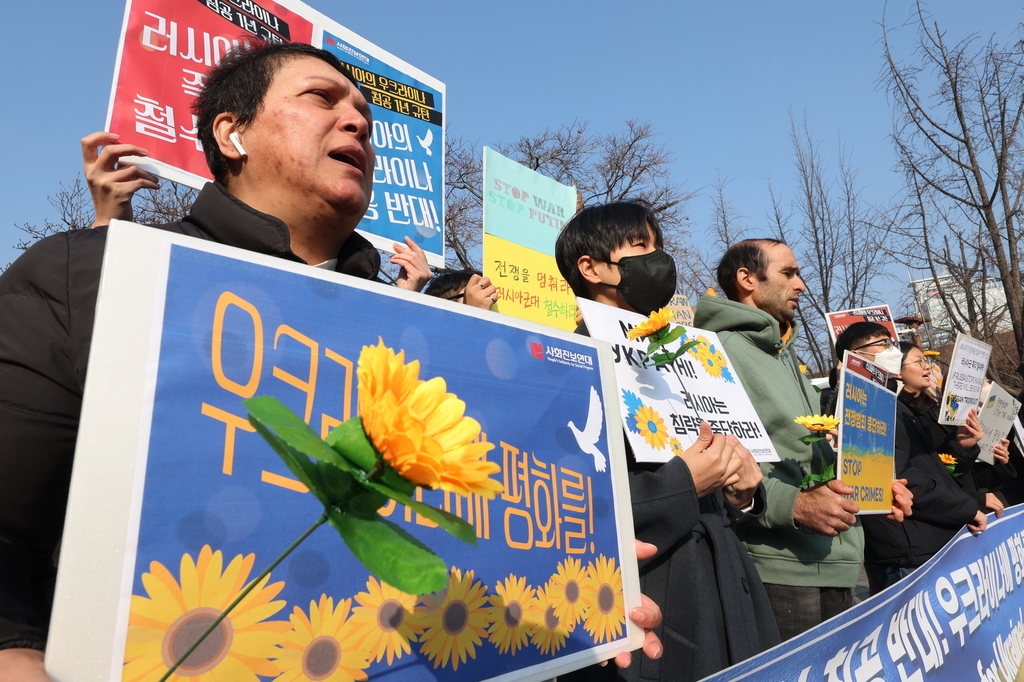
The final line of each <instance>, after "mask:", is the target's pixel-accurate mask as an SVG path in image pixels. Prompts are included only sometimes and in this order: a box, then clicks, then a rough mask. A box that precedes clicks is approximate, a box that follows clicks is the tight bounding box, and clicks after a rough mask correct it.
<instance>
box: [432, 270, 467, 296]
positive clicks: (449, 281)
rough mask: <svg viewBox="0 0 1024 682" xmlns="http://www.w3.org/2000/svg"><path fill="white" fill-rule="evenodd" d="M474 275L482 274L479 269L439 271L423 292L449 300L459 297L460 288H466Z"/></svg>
mask: <svg viewBox="0 0 1024 682" xmlns="http://www.w3.org/2000/svg"><path fill="white" fill-rule="evenodd" d="M473 275H480V271H479V270H448V271H447V272H438V273H437V274H436V275H434V276H433V277H432V278H431V280H430V282H429V283H428V284H427V288H426V289H424V290H423V293H424V294H426V295H427V296H436V297H438V298H444V299H447V300H449V301H451V300H454V299H455V298H457V296H456V295H457V294H458V293H459V289H465V288H466V285H468V284H469V280H471V279H473Z"/></svg>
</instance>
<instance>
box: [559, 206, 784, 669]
mask: <svg viewBox="0 0 1024 682" xmlns="http://www.w3.org/2000/svg"><path fill="white" fill-rule="evenodd" d="M662 241H663V239H662V233H661V228H660V227H659V226H658V221H657V219H656V217H655V216H654V215H653V213H652V212H651V210H650V209H649V207H647V206H646V205H644V204H642V203H634V202H620V203H612V204H605V205H603V206H593V207H588V208H586V209H584V210H583V211H581V212H579V213H577V214H576V215H575V216H574V217H573V218H572V220H570V221H569V223H568V224H567V225H566V226H565V228H564V229H563V230H562V232H561V234H560V235H559V237H558V241H557V242H556V243H555V259H556V261H557V263H558V269H559V271H560V272H561V273H562V276H563V277H565V279H566V280H567V281H568V282H569V285H570V286H571V287H572V289H573V292H574V293H575V294H576V295H577V296H578V297H580V298H586V299H590V300H594V301H597V302H598V303H604V304H606V305H610V306H613V307H616V308H621V309H623V310H630V311H633V312H639V313H642V314H644V315H649V314H650V313H651V311H652V310H656V309H658V308H661V307H662V306H664V305H667V304H668V301H669V299H670V298H671V297H672V294H673V293H675V286H676V282H675V266H674V263H673V261H672V258H671V256H668V255H667V254H666V253H665V252H664V251H663V250H662V245H663V244H662ZM577 332H578V333H582V334H587V333H588V332H587V329H586V326H585V325H583V324H581V325H580V327H579V328H578V329H577ZM626 456H627V461H626V463H627V467H628V470H629V492H630V498H631V501H632V509H633V526H634V530H635V532H636V537H637V538H638V539H639V540H641V541H643V542H646V543H651V544H653V545H654V546H656V547H657V551H656V553H655V554H654V556H653V557H650V558H649V559H648V560H646V561H642V562H641V564H640V589H641V590H642V591H643V593H644V594H646V595H647V596H648V597H649V598H650V599H651V600H652V601H653V602H654V603H656V604H658V605H659V606H660V607H661V609H662V611H663V613H664V619H663V623H662V625H661V626H660V627H658V628H656V629H655V632H656V633H657V635H658V636H659V637H660V638H661V641H662V642H663V644H664V648H663V650H662V653H663V656H655V657H652V656H650V655H647V656H638V657H637V659H636V660H634V661H633V664H632V665H631V666H629V667H627V668H625V669H621V670H618V669H615V668H611V667H610V666H609V667H606V668H604V669H603V670H602V669H600V668H596V667H591V668H584V669H583V670H579V671H576V672H573V673H570V674H568V675H559V680H564V681H566V682H575V681H577V680H579V681H581V682H582V681H585V682H601V681H604V680H607V681H609V682H611V681H612V680H628V681H630V682H646V681H654V680H672V681H673V682H686V681H687V680H696V679H699V678H702V677H705V676H707V675H711V674H713V673H715V672H718V671H719V670H722V669H724V668H726V667H728V666H730V665H734V664H736V663H739V662H740V661H742V660H745V659H747V658H749V657H751V656H753V655H755V654H758V653H760V652H761V651H764V650H765V649H768V648H770V647H772V646H774V645H776V644H778V643H779V641H780V640H779V631H778V627H777V626H776V623H775V616H774V615H773V613H772V610H771V606H770V604H769V603H768V595H767V594H766V593H765V589H764V586H763V585H762V584H761V579H760V577H759V576H758V574H757V571H756V570H755V569H754V565H753V563H752V562H751V560H750V557H749V556H748V555H747V552H746V550H745V549H744V548H743V545H742V544H740V541H739V539H738V538H737V537H736V535H735V533H734V532H733V525H734V524H744V523H753V522H756V520H757V519H758V518H760V516H761V515H762V514H763V513H764V509H765V506H766V505H765V497H764V486H763V485H762V484H761V469H760V468H759V466H758V465H757V463H756V462H755V461H754V459H753V457H752V456H751V455H750V453H749V452H748V451H747V450H746V449H745V448H743V447H742V445H740V444H739V443H738V441H736V440H735V439H734V438H733V437H732V436H728V437H727V436H724V435H722V434H715V435H713V434H712V433H711V429H710V427H708V425H707V424H703V425H702V426H701V434H700V437H699V438H698V440H697V441H696V442H695V443H694V444H693V445H692V446H690V447H689V448H687V449H686V450H685V451H684V452H683V453H682V454H681V455H680V456H676V457H673V458H672V459H671V460H670V461H668V462H666V463H664V464H645V463H640V462H637V461H636V460H635V458H634V457H633V452H632V449H631V448H630V447H629V442H628V440H627V442H626ZM645 653H647V654H650V652H649V651H647V650H646V649H645Z"/></svg>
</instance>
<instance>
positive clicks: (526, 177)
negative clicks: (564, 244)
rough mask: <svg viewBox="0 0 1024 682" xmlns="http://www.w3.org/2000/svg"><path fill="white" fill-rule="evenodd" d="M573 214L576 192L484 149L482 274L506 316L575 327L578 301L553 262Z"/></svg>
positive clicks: (554, 325) (559, 326)
mask: <svg viewBox="0 0 1024 682" xmlns="http://www.w3.org/2000/svg"><path fill="white" fill-rule="evenodd" d="M575 213H576V188H574V187H568V186H566V185H563V184H561V183H560V182H556V181H555V180H552V179H551V178H549V177H546V176H544V175H541V174H540V173H538V172H536V171H532V170H530V169H529V168H526V167H525V166H522V165H520V164H518V163H516V162H515V161H512V160H511V159H508V158H506V157H504V156H502V155H501V154H499V153H498V152H496V151H494V150H493V149H489V148H488V147H484V207H483V222H484V235H483V254H484V268H483V273H484V275H485V276H486V277H488V278H490V280H491V282H492V283H493V284H494V286H495V288H496V289H497V294H498V300H497V301H496V304H495V305H494V307H493V308H492V309H493V310H496V311H498V312H501V313H504V314H505V315H511V316H512V317H516V318H519V319H521V320H529V321H531V322H538V323H540V324H546V325H550V326H552V327H557V328H559V329H564V330H566V331H572V330H573V329H575V328H576V297H575V295H573V293H572V289H570V288H569V284H568V282H566V281H565V279H564V278H563V277H562V275H561V274H560V273H559V271H558V265H557V264H556V263H555V240H556V239H558V233H559V232H560V231H561V229H562V227H563V226H564V225H565V223H566V222H567V221H568V220H569V219H570V218H571V217H572V216H573V215H574V214H575Z"/></svg>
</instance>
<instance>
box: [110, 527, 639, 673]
mask: <svg viewBox="0 0 1024 682" xmlns="http://www.w3.org/2000/svg"><path fill="white" fill-rule="evenodd" d="M254 562H255V555H254V554H247V555H244V556H243V555H237V556H235V557H234V558H233V559H232V560H231V561H230V562H228V564H227V565H226V566H225V565H224V555H223V553H222V552H221V551H220V550H217V551H214V550H213V549H212V548H211V547H210V546H209V545H204V546H203V548H202V549H201V550H200V552H199V553H198V556H197V558H196V559H195V560H193V558H192V556H191V555H190V554H188V553H186V554H184V555H183V556H182V557H181V563H180V567H179V572H178V576H175V575H173V574H172V572H171V571H170V570H168V569H167V567H165V566H164V565H163V564H161V563H160V562H158V561H153V562H151V563H150V565H149V571H148V572H146V573H143V575H142V583H143V586H144V590H145V592H146V595H145V596H142V595H135V594H133V595H132V599H131V609H130V614H129V621H128V636H127V646H126V649H125V661H124V666H123V668H122V679H123V680H125V681H126V682H129V681H130V682H147V681H149V680H157V679H159V678H160V676H161V675H162V674H163V673H164V672H165V671H166V669H167V666H168V665H169V664H170V663H171V662H173V661H174V660H175V658H176V657H177V656H178V655H179V654H180V652H181V651H184V650H185V648H186V647H187V646H188V645H189V644H190V643H191V642H192V641H193V640H194V638H195V637H196V636H197V635H198V634H199V633H200V632H201V631H202V630H203V629H204V628H205V627H206V626H207V625H208V624H209V623H210V622H212V620H213V618H215V617H216V616H217V615H218V613H219V612H220V610H221V609H222V608H223V607H224V606H225V605H226V604H228V603H229V602H230V601H231V600H232V599H234V598H235V596H237V594H238V593H239V592H240V591H241V590H242V589H243V588H244V587H245V585H246V584H247V581H248V578H249V575H250V573H251V571H252V568H253V565H254ZM270 580H271V576H267V577H266V578H264V579H263V580H262V581H261V582H260V584H259V585H258V586H257V587H256V589H255V590H253V592H252V593H250V595H249V596H248V597H247V598H246V599H245V600H243V601H242V602H241V604H240V605H239V607H237V608H236V610H235V611H232V612H231V613H230V614H229V615H228V616H227V617H226V618H225V619H224V621H222V623H221V625H220V626H218V629H217V630H214V632H213V634H212V635H211V636H210V637H208V638H207V640H205V641H204V642H203V643H202V644H201V645H200V646H199V647H198V648H197V649H196V650H195V651H194V652H193V653H192V654H191V655H190V656H189V657H188V658H187V659H186V660H185V662H184V664H183V665H182V666H181V667H180V668H179V671H180V673H176V674H174V675H172V676H171V678H170V679H171V680H178V681H180V682H184V681H185V680H188V681H189V682H207V681H210V682H219V681H220V680H225V681H226V680H232V681H233V680H248V681H252V682H257V681H258V680H260V679H261V678H262V679H272V680H274V681H275V682H301V681H303V680H311V681H316V682H320V681H327V682H363V681H365V680H368V679H370V673H371V672H372V671H370V670H369V669H370V667H371V666H373V665H374V664H380V663H383V664H384V665H385V666H387V667H390V666H392V665H393V664H394V663H395V661H398V660H399V659H402V658H403V657H407V656H410V655H414V651H418V653H419V654H420V655H421V656H422V657H423V660H422V661H421V662H422V665H424V666H427V667H429V666H432V667H433V669H435V670H436V669H437V668H442V669H445V668H449V667H450V668H451V670H452V671H453V672H454V671H458V669H459V667H460V666H465V665H467V664H471V663H472V662H474V661H475V659H476V658H477V652H478V648H479V647H484V646H493V647H494V648H495V650H496V651H497V653H498V654H499V655H509V656H515V655H516V654H517V653H522V652H524V651H526V650H530V649H536V651H537V652H538V653H539V654H540V656H541V657H542V660H543V659H544V657H551V658H554V657H555V656H556V655H558V653H559V652H560V651H561V650H563V649H565V648H566V647H567V646H568V640H569V637H570V635H571V634H572V633H573V632H575V631H576V630H577V626H578V625H581V624H582V626H583V628H582V629H583V630H584V631H585V632H586V633H587V636H586V639H587V640H588V641H591V642H592V643H593V645H595V646H596V645H598V644H602V643H606V642H612V641H615V640H617V639H620V638H622V637H624V636H626V627H625V626H626V618H625V607H624V602H623V584H622V575H621V568H620V567H619V566H618V565H617V562H616V559H615V557H606V556H605V555H603V554H599V555H597V556H595V557H594V558H593V560H591V561H589V562H587V563H583V561H582V560H581V559H579V558H575V557H572V556H566V557H565V559H564V560H562V561H559V562H558V564H557V566H556V568H555V571H554V572H553V573H552V574H551V575H550V577H549V578H548V580H547V581H545V582H544V583H542V584H540V585H536V586H533V585H530V584H528V582H527V579H526V577H524V576H516V575H515V574H509V575H508V576H507V577H506V578H503V579H500V580H498V581H496V583H495V585H494V586H493V589H489V588H488V587H487V586H486V585H485V584H484V583H483V581H481V580H479V579H477V577H476V575H475V573H474V571H473V570H471V569H469V570H463V569H459V568H458V567H451V569H450V571H449V576H448V585H447V587H446V588H445V589H444V590H441V591H440V592H434V593H431V594H426V595H420V596H414V595H408V594H405V593H404V592H401V591H399V590H397V589H395V588H393V587H391V586H390V585H388V584H387V583H384V582H381V581H379V580H377V579H376V578H375V577H373V576H369V578H368V579H367V580H366V584H365V590H362V591H359V592H358V593H357V594H356V595H354V596H352V597H345V598H341V597H335V596H331V595H327V594H321V595H320V597H319V599H318V600H311V601H310V602H309V604H308V608H303V606H301V605H298V604H294V605H291V606H292V611H291V613H290V614H288V620H274V618H275V617H278V618H279V617H280V616H281V615H284V612H283V609H285V607H286V606H287V605H288V604H287V603H286V602H285V601H283V600H278V599H275V597H277V596H278V594H279V593H280V592H281V591H282V589H283V588H284V587H285V582H283V581H278V582H273V583H272V582H270Z"/></svg>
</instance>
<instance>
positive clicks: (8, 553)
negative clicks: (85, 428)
mask: <svg viewBox="0 0 1024 682" xmlns="http://www.w3.org/2000/svg"><path fill="white" fill-rule="evenodd" d="M156 227H158V228H160V229H164V230H168V231H170V232H177V233H180V234H185V235H188V236H192V237H198V238H200V239H205V240H210V241H214V242H218V243H221V244H227V245H230V246H237V247H241V248H244V249H248V250H250V251H255V252H257V253H262V254H269V255H273V256H278V257H280V258H286V259H288V260H293V261H300V262H301V260H300V259H299V258H298V257H297V256H296V255H295V254H294V253H292V252H291V249H290V247H289V235H288V228H287V226H285V224H284V223H283V222H281V221H280V220H278V219H277V218H274V217H272V216H269V215H266V214H263V213H260V212H258V211H255V210H254V209H252V208H250V207H249V206H247V205H246V204H243V203H242V202H240V201H238V200H237V199H235V198H234V197H233V196H231V195H230V194H228V192H227V190H225V189H224V188H223V187H222V186H221V185H219V184H216V183H211V184H208V185H206V187H205V188H204V189H203V191H202V192H201V193H200V194H199V197H198V198H197V199H196V202H195V204H194V205H193V207H192V211H191V213H190V214H189V215H188V216H187V217H186V218H185V219H184V220H183V221H182V222H179V223H170V224H166V225H157V226H156ZM106 232H107V230H106V228H105V227H101V228H97V229H90V230H76V231H72V232H65V233H61V234H57V235H53V236H51V237H47V238H46V239H43V240H41V241H39V242H38V243H36V244H35V245H33V246H32V248H30V249H29V250H28V251H27V252H26V253H25V254H24V255H22V256H21V257H20V258H19V259H18V260H16V261H15V262H14V263H13V264H11V266H10V267H9V268H8V269H7V270H6V271H5V272H4V273H3V274H2V275H0V649H3V648H10V647H21V648H33V649H42V648H43V647H44V646H45V643H46V632H47V629H48V626H49V620H50V608H51V605H52V602H53V589H54V581H55V578H56V572H57V557H58V554H59V544H60V537H61V532H62V530H63V526H64V512H65V510H66V507H67V497H68V486H69V483H70V478H71V465H72V461H73V459H74V452H75V439H76V436H77V433H78V418H79V414H80V412H81V407H82V391H83V389H84V386H85V375H86V365H87V363H88V359H89V344H90V341H91V338H92V326H93V317H94V313H95V308H96V294H97V290H98V285H99V278H100V267H101V264H102V260H103V248H104V244H105V243H106ZM379 267H380V256H379V254H378V253H377V251H376V249H374V248H373V247H372V246H371V245H370V243H369V242H368V241H367V240H366V239H364V238H363V237H361V236H359V235H357V234H353V235H352V236H351V237H349V239H348V240H347V241H346V242H345V244H344V245H343V246H342V250H341V252H340V253H339V254H338V265H337V267H336V270H337V271H338V272H344V273H346V274H350V275H354V276H357V277H363V278H367V279H372V278H374V277H376V276H377V272H378V269H379Z"/></svg>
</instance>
